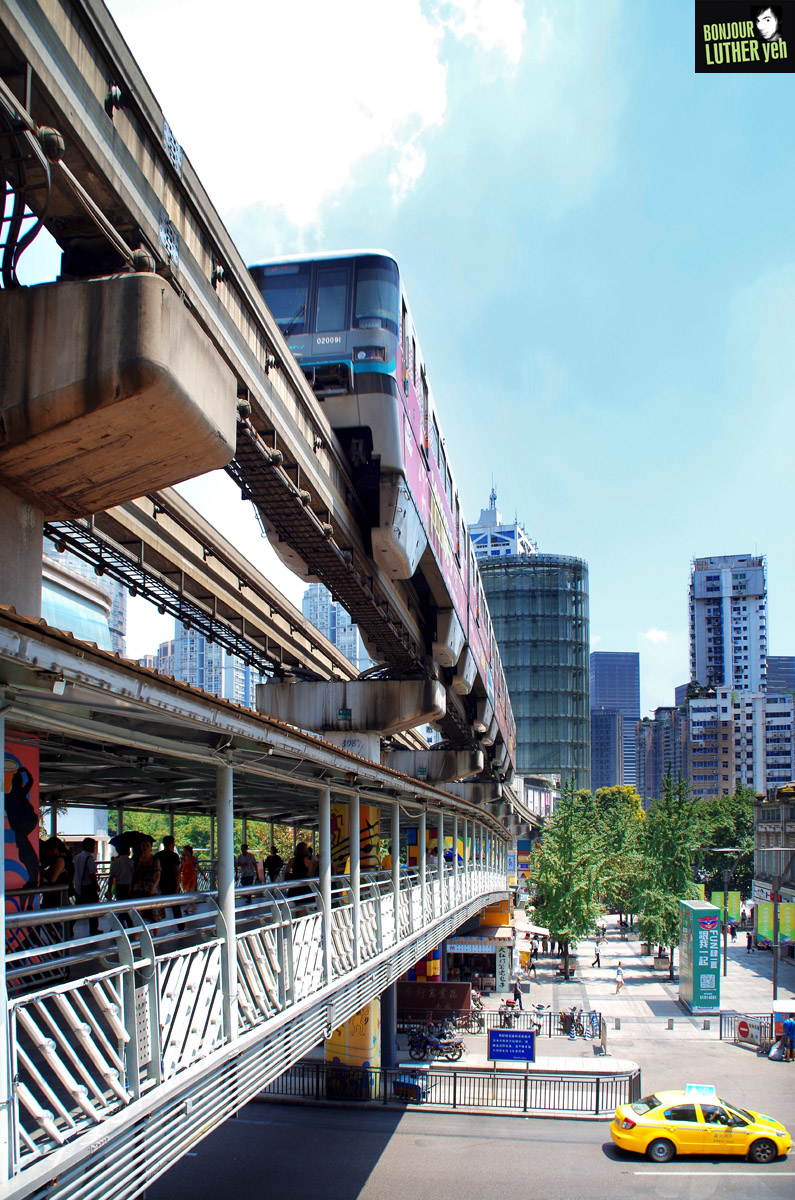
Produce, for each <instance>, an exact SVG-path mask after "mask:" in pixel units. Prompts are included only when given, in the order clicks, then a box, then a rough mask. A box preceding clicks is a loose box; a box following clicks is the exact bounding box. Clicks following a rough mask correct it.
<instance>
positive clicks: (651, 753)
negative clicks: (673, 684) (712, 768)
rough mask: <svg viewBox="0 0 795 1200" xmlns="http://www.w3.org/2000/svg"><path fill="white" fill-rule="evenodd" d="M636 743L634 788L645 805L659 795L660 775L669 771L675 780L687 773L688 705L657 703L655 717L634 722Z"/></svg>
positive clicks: (660, 793) (663, 776) (661, 779)
mask: <svg viewBox="0 0 795 1200" xmlns="http://www.w3.org/2000/svg"><path fill="white" fill-rule="evenodd" d="M635 742H636V747H637V751H636V753H637V770H638V783H637V790H638V792H639V793H640V796H641V799H642V800H643V807H644V808H648V806H649V804H650V803H651V801H652V800H659V798H660V796H661V795H662V784H663V779H664V778H665V776H666V775H667V774H668V771H669V770H670V772H671V778H672V779H673V780H676V779H678V778H679V776H680V775H681V776H682V778H683V779H684V778H686V777H687V774H688V721H687V709H684V708H667V707H660V708H655V710H654V720H652V721H650V720H649V719H648V717H644V719H643V720H642V721H638V722H637V724H636V725H635Z"/></svg>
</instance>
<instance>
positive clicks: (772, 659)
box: [767, 654, 795, 696]
mask: <svg viewBox="0 0 795 1200" xmlns="http://www.w3.org/2000/svg"><path fill="white" fill-rule="evenodd" d="M767 690H768V692H771V693H773V694H775V695H779V696H780V695H782V694H783V693H784V692H790V693H792V692H795V655H792V654H784V655H780V654H768V656H767Z"/></svg>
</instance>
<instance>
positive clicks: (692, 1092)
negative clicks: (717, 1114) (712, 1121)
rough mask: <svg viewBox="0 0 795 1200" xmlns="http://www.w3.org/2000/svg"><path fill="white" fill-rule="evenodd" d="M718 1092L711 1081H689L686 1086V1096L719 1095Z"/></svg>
mask: <svg viewBox="0 0 795 1200" xmlns="http://www.w3.org/2000/svg"><path fill="white" fill-rule="evenodd" d="M717 1094H718V1093H717V1092H716V1091H715V1087H714V1085H713V1084H711V1083H688V1085H687V1087H686V1088H685V1095H686V1096H717Z"/></svg>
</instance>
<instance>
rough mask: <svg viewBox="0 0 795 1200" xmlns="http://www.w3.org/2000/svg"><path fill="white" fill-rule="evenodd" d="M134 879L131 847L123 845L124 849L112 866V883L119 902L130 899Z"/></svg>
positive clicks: (120, 851)
mask: <svg viewBox="0 0 795 1200" xmlns="http://www.w3.org/2000/svg"><path fill="white" fill-rule="evenodd" d="M132 877H133V861H132V859H131V858H130V847H129V845H126V846H125V845H122V849H121V850H119V853H118V854H117V855H116V857H115V858H114V859H112V860H111V864H110V882H111V885H112V887H113V890H114V893H115V895H116V899H117V900H129V899H130V888H131V886H132Z"/></svg>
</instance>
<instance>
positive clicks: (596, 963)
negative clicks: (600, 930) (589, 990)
mask: <svg viewBox="0 0 795 1200" xmlns="http://www.w3.org/2000/svg"><path fill="white" fill-rule="evenodd" d="M591 966H592V967H601V966H602V960H601V959H600V957H599V943H598V942H597V943H596V949H595V950H594V959H593V962H592V963H591Z"/></svg>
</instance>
